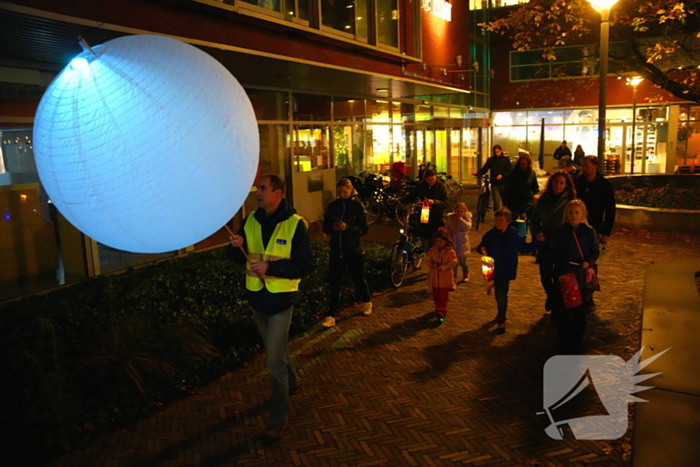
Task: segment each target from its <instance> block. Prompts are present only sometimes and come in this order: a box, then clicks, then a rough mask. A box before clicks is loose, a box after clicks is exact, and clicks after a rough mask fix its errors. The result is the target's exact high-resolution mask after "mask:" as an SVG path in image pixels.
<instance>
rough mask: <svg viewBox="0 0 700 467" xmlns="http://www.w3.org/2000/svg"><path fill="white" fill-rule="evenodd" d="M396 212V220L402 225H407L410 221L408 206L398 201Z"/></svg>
mask: <svg viewBox="0 0 700 467" xmlns="http://www.w3.org/2000/svg"><path fill="white" fill-rule="evenodd" d="M394 214H395V215H396V220H397V221H398V223H399V225H400V226H401V227H405V226H406V223H407V222H408V206H406V205H405V204H403V203H399V202H397V203H396V207H395V208H394Z"/></svg>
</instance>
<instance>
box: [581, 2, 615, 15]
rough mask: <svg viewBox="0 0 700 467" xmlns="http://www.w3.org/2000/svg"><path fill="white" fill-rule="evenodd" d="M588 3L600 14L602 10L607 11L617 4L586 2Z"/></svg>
mask: <svg viewBox="0 0 700 467" xmlns="http://www.w3.org/2000/svg"><path fill="white" fill-rule="evenodd" d="M588 3H590V4H591V6H592V7H593V8H594V9H595V11H597V12H598V13H600V12H601V11H603V10H609V9H610V8H612V7H613V5H615V4H616V3H617V0H588Z"/></svg>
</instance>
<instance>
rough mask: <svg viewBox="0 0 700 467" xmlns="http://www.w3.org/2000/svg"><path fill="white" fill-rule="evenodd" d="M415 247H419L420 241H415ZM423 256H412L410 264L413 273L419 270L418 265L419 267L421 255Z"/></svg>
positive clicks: (421, 259) (421, 260)
mask: <svg viewBox="0 0 700 467" xmlns="http://www.w3.org/2000/svg"><path fill="white" fill-rule="evenodd" d="M416 246H421V241H420V240H417V241H416ZM424 254H425V253H421V254H413V255H412V257H411V259H412V260H413V261H412V262H413V270H414V271H417V270H418V269H420V265H421V263H422V262H423V255H424Z"/></svg>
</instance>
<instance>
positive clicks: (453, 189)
mask: <svg viewBox="0 0 700 467" xmlns="http://www.w3.org/2000/svg"><path fill="white" fill-rule="evenodd" d="M438 176H439V177H440V180H442V183H443V184H444V185H445V190H446V191H447V199H449V200H450V201H457V200H458V199H459V198H461V197H462V194H463V193H464V187H463V186H462V184H461V183H459V182H458V181H457V180H455V179H454V177H452V175H447V173H446V172H440V173H439V174H438Z"/></svg>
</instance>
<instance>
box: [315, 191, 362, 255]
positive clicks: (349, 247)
mask: <svg viewBox="0 0 700 467" xmlns="http://www.w3.org/2000/svg"><path fill="white" fill-rule="evenodd" d="M336 222H344V223H345V224H346V227H345V230H333V225H334V224H335V223H336ZM368 230H369V226H368V225H367V216H366V215H365V209H364V208H363V207H362V204H361V203H360V202H359V201H357V200H354V199H343V198H338V199H336V200H335V201H333V202H332V203H331V204H329V205H328V209H326V212H325V213H324V215H323V231H324V232H325V233H326V234H328V235H330V236H331V241H330V246H331V257H335V258H338V257H352V256H356V255H360V254H362V237H363V236H364V235H367V231H368Z"/></svg>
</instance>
